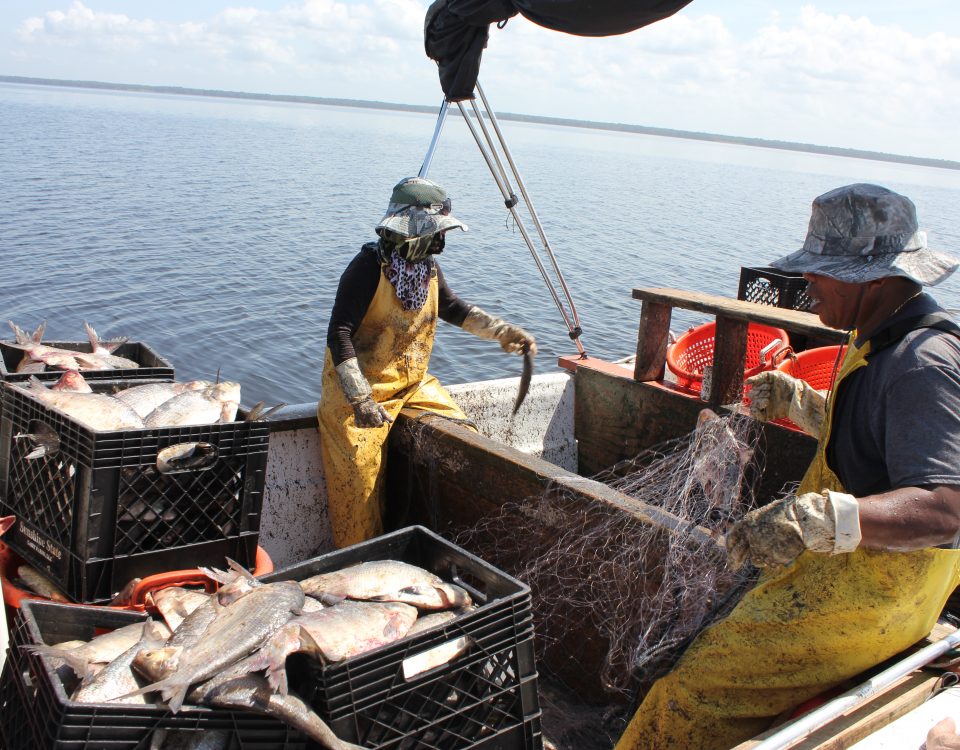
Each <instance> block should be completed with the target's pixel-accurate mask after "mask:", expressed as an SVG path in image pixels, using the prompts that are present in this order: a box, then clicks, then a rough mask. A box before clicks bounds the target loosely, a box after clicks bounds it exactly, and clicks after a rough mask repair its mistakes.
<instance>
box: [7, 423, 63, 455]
mask: <svg viewBox="0 0 960 750" xmlns="http://www.w3.org/2000/svg"><path fill="white" fill-rule="evenodd" d="M32 426H33V432H18V433H17V434H16V435H14V436H13V437H14V438H15V439H16V440H29V441H30V444H31V446H32V448H31V449H30V451H29V452H28V453H26V454H25V455H24V458H27V459H29V460H31V461H32V460H33V459H36V458H43V457H44V456H54V455H56V454H57V453H58V452H59V451H60V435H58V434H57V431H56V430H55V429H53V428H52V427H51V426H50V425H48V424H45V423H44V422H35V423H34V424H33V425H32Z"/></svg>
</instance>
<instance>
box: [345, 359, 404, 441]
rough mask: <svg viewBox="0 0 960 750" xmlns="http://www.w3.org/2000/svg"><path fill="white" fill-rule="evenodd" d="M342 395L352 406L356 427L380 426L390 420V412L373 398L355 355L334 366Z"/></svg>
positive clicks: (371, 390)
mask: <svg viewBox="0 0 960 750" xmlns="http://www.w3.org/2000/svg"><path fill="white" fill-rule="evenodd" d="M336 370H337V378H338V379H339V380H340V387H341V388H342V389H343V395H345V396H346V397H347V401H349V402H350V406H352V407H353V421H354V422H355V423H356V425H357V427H380V426H381V425H382V424H383V423H384V422H392V421H393V419H392V418H391V416H390V414H389V413H388V412H387V410H386V409H384V408H383V407H382V406H380V404H378V403H377V402H376V401H374V400H373V389H372V388H371V387H370V383H368V382H367V379H366V378H365V377H363V373H362V372H360V365H359V364H358V363H357V358H356V357H351V358H350V359H345V360H344V361H343V362H341V363H340V364H339V365H337V367H336Z"/></svg>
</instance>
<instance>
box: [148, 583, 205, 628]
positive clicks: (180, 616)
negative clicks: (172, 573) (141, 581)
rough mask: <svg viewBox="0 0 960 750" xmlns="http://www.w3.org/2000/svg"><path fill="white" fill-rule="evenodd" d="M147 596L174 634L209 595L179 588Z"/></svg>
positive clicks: (166, 589) (170, 588)
mask: <svg viewBox="0 0 960 750" xmlns="http://www.w3.org/2000/svg"><path fill="white" fill-rule="evenodd" d="M149 596H150V598H151V601H152V603H153V606H155V607H156V608H157V611H158V612H159V613H160V615H161V616H162V617H163V621H164V622H165V623H167V627H168V628H170V630H171V631H174V632H175V631H176V630H177V628H179V627H180V625H181V624H182V623H183V621H184V620H185V619H186V618H187V617H189V616H190V615H191V614H193V612H194V611H196V610H197V608H198V607H201V606H203V605H204V604H206V603H207V602H208V601H209V600H210V594H207V593H205V592H203V591H197V590H195V589H185V588H182V587H180V586H170V587H168V588H165V589H160V591H154V592H151V593H150V595H149Z"/></svg>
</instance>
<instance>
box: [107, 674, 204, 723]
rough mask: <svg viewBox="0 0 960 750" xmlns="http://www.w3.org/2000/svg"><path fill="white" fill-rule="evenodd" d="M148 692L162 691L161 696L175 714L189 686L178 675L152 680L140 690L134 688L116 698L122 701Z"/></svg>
mask: <svg viewBox="0 0 960 750" xmlns="http://www.w3.org/2000/svg"><path fill="white" fill-rule="evenodd" d="M147 693H160V696H161V698H162V699H163V700H164V701H165V702H166V703H167V707H168V708H169V709H170V713H174V714H175V713H177V711H179V710H180V707H181V706H182V705H183V701H184V699H185V698H186V697H187V688H185V687H184V686H183V684H182V683H181V682H180V681H179V680H177V679H176V677H168V678H167V679H165V680H160V681H159V682H152V683H150V684H149V685H146V686H145V687H142V688H140V689H139V690H133V691H132V692H129V693H126V694H125V695H121V696H118V697H117V698H115V699H114V700H116V701H121V700H124V699H125V698H133V697H135V696H137V695H146V694H147Z"/></svg>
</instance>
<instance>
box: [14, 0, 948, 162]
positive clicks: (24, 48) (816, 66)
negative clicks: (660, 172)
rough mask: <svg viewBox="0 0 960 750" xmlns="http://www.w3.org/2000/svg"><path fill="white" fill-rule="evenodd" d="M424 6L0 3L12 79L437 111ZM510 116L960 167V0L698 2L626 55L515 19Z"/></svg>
mask: <svg viewBox="0 0 960 750" xmlns="http://www.w3.org/2000/svg"><path fill="white" fill-rule="evenodd" d="M428 4H429V3H428V2H427V1H426V0H286V1H284V0H247V2H244V1H243V0H238V1H237V2H235V3H231V2H229V1H228V0H162V1H161V0H156V1H148V0H142V1H141V2H129V1H128V0H72V1H71V0H2V2H0V75H19V76H35V77H42V78H62V79H72V80H94V81H108V82H117V83H140V84H151V85H171V86H186V87H195V88H212V89H224V90H232V91H246V92H256V93H271V94H296V95H305V96H323V97H343V98H350V99H365V100H379V101H388V102H397V103H403V104H427V105H434V104H436V105H439V103H440V101H441V98H442V93H441V90H440V84H439V81H438V78H437V74H436V67H435V65H434V64H433V63H432V62H431V61H430V60H428V59H427V57H426V56H425V54H424V52H423V19H424V14H425V11H426V8H427V6H428ZM480 82H481V84H482V85H483V87H484V91H485V92H486V94H487V96H488V98H489V99H490V103H491V105H492V106H493V107H494V108H495V109H496V110H497V111H500V112H514V113H522V114H534V115H546V116H553V117H571V118H577V119H586V120H599V121H609V122H622V123H630V124H636V125H648V126H654V127H666V128H676V129H681V130H695V131H703V132H709V133H720V134H726V135H737V136H748V137H758V138H768V139H779V140H787V141H798V142H802V143H813V144H818V145H825V146H840V147H850V148H861V149H868V150H875V151H884V152H888V153H896V154H907V155H912V156H926V157H932V158H940V159H951V160H957V161H960V137H958V136H960V2H957V0H912V1H911V2H902V0H873V1H872V2H868V1H867V0H832V2H826V1H825V0H820V2H819V3H818V4H807V3H802V2H786V0H693V2H691V3H690V4H689V5H688V6H687V7H686V8H684V9H683V10H681V11H680V12H679V13H678V14H676V15H675V16H673V17H671V18H668V19H666V20H664V21H662V22H660V23H657V24H654V25H652V26H649V27H646V28H644V29H640V30H638V31H635V32H632V33H629V34H625V35H622V36H617V37H605V38H580V37H574V36H569V35H565V34H561V33H559V32H555V31H549V30H546V29H542V28H540V27H538V26H535V25H534V24H532V23H530V22H528V21H526V20H524V19H523V18H522V17H520V16H516V17H514V18H513V19H511V20H510V21H509V23H508V24H507V25H506V27H505V28H504V29H502V30H498V29H496V28H492V29H491V39H490V43H489V46H488V48H487V50H486V51H485V53H484V58H483V64H482V66H481V71H480Z"/></svg>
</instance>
